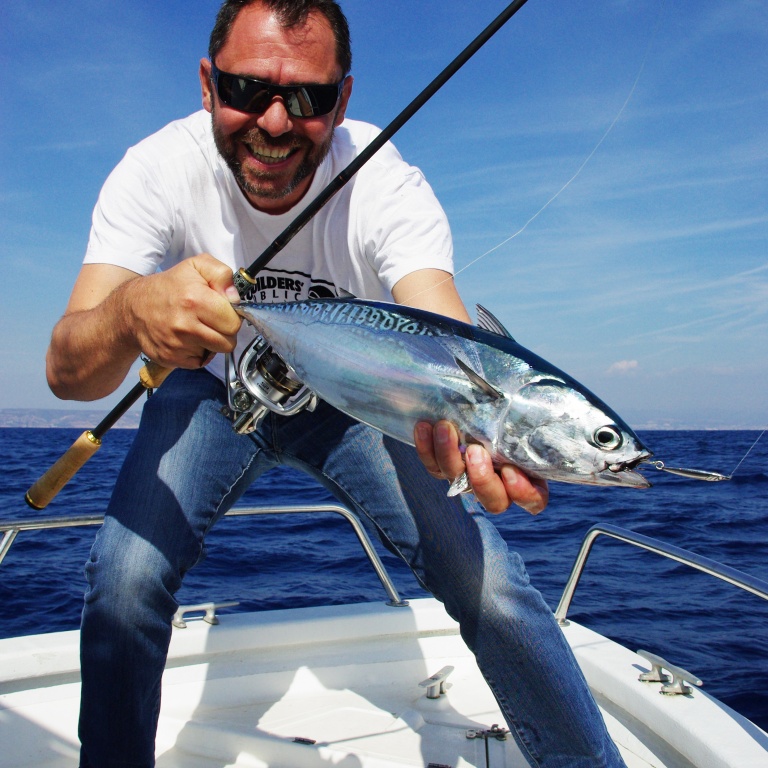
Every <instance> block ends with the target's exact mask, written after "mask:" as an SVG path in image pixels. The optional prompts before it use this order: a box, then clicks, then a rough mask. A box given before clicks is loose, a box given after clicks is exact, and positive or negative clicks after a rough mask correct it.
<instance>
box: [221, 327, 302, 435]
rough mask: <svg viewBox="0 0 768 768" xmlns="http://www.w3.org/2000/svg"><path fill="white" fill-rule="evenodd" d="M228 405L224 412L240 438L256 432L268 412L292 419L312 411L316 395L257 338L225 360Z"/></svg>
mask: <svg viewBox="0 0 768 768" xmlns="http://www.w3.org/2000/svg"><path fill="white" fill-rule="evenodd" d="M225 376H226V382H227V403H228V406H229V407H228V408H227V409H225V411H227V412H228V414H227V415H229V416H230V418H231V419H232V422H233V424H232V425H233V427H234V429H235V432H237V433H238V434H241V435H245V434H248V433H249V432H253V430H255V429H257V428H258V426H259V424H261V422H262V420H263V419H264V417H265V416H266V415H267V413H268V412H269V411H272V412H273V413H279V414H280V415H282V416H292V415H293V414H295V413H299V411H303V410H304V409H305V408H306V409H307V410H308V411H313V410H314V409H315V406H316V405H317V395H315V393H314V392H312V390H310V389H309V388H308V387H306V386H305V384H304V383H303V382H302V381H300V380H299V378H298V377H297V376H296V373H295V372H294V370H293V369H292V368H291V367H290V366H289V365H288V363H286V362H285V360H283V359H282V358H281V357H280V356H279V355H278V354H277V353H276V352H275V351H274V350H273V349H272V347H271V346H270V345H269V343H268V342H267V341H266V340H265V339H264V338H263V337H262V336H260V335H257V336H256V338H255V339H254V340H253V341H252V342H251V343H250V344H249V345H248V346H247V347H246V348H245V349H244V350H243V352H242V353H241V355H240V358H239V360H237V361H235V353H234V352H233V353H231V354H229V355H227V356H226V358H225Z"/></svg>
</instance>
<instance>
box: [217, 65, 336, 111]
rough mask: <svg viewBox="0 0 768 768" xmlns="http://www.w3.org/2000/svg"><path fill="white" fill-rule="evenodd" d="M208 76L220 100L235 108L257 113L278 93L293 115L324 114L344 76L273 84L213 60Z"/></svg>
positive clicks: (331, 105) (333, 104)
mask: <svg viewBox="0 0 768 768" xmlns="http://www.w3.org/2000/svg"><path fill="white" fill-rule="evenodd" d="M211 80H212V81H213V85H214V87H215V88H216V93H218V94H219V99H220V100H221V102H222V103H223V104H226V105H227V106H228V107H231V108H232V109H236V110H238V112H250V113H253V114H260V113H261V112H264V110H265V109H266V108H267V107H268V106H269V105H270V103H271V101H272V98H273V97H274V96H279V97H280V98H281V99H282V100H283V104H285V109H286V110H287V112H288V114H289V115H291V116H293V117H318V116H319V115H327V114H328V113H329V112H330V111H331V110H332V109H333V108H334V107H335V106H336V102H337V101H338V100H339V96H340V95H341V87H342V86H343V85H344V81H343V80H342V81H341V82H340V83H331V84H330V85H325V84H320V83H317V84H310V85H273V84H272V83H265V82H262V81H261V80H256V78H253V77H243V76H242V75H232V74H230V73H229V72H222V71H221V70H220V69H219V68H218V67H217V66H216V65H215V64H211Z"/></svg>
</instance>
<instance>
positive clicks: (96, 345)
mask: <svg viewBox="0 0 768 768" xmlns="http://www.w3.org/2000/svg"><path fill="white" fill-rule="evenodd" d="M124 290H125V288H124V287H123V286H119V287H118V288H117V289H116V290H115V291H114V292H113V293H112V294H111V295H110V296H109V297H107V298H106V299H105V300H104V301H103V302H102V303H101V304H99V305H98V306H96V307H94V308H92V309H87V310H82V311H77V312H69V313H67V314H66V315H64V317H62V318H61V320H60V321H59V322H58V323H57V324H56V327H55V328H54V329H53V334H52V336H51V343H50V346H49V348H48V354H47V356H46V375H47V377H48V385H49V386H50V388H51V391H52V392H53V393H54V394H55V395H56V396H57V397H59V398H61V399H63V400H98V399H99V398H102V397H106V396H107V395H109V394H111V393H112V392H114V391H115V390H116V389H117V387H118V386H120V384H121V383H122V382H123V380H124V379H125V377H126V375H127V373H128V371H129V370H130V367H131V365H133V363H134V361H135V360H136V358H137V357H138V356H139V355H140V354H141V350H140V349H139V347H138V345H137V344H136V343H135V341H134V340H133V339H132V338H131V336H130V335H129V334H127V333H125V332H124V328H123V323H122V320H121V318H120V309H119V307H120V303H121V301H120V300H121V294H122V293H123V292H124Z"/></svg>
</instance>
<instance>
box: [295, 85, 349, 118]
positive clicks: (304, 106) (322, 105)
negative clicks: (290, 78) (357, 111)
mask: <svg viewBox="0 0 768 768" xmlns="http://www.w3.org/2000/svg"><path fill="white" fill-rule="evenodd" d="M281 95H282V96H283V101H284V102H285V108H286V109H287V110H288V112H290V114H292V115H293V116H294V117H316V116H318V115H327V114H328V113H329V112H330V111H331V110H332V109H333V108H334V107H335V106H336V102H337V101H338V100H339V88H338V86H336V85H304V86H299V87H297V88H294V89H291V90H290V91H289V90H288V89H286V92H285V93H283V94H281Z"/></svg>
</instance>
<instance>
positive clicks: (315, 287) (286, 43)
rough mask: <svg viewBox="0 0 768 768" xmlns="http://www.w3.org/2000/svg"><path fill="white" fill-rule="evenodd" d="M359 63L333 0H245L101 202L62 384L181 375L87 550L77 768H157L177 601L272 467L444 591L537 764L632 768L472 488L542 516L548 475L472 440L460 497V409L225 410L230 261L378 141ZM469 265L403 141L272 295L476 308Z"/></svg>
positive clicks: (253, 251) (58, 382)
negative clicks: (447, 417) (370, 418)
mask: <svg viewBox="0 0 768 768" xmlns="http://www.w3.org/2000/svg"><path fill="white" fill-rule="evenodd" d="M350 66H351V54H350V50H349V32H348V29H347V24H346V20H345V18H344V16H343V14H342V12H341V10H340V8H339V7H338V5H337V4H336V3H335V2H333V0H250V1H249V0H228V2H225V3H224V5H223V6H222V8H221V10H220V11H219V14H218V17H217V20H216V24H215V26H214V29H213V32H212V34H211V41H210V47H209V58H208V59H205V60H203V61H202V62H201V64H200V82H201V86H202V100H203V107H204V110H202V111H200V112H198V113H196V114H193V115H191V116H189V117H186V118H184V119H181V120H178V121H176V122H174V123H171V124H170V125H168V126H166V127H165V128H163V129H162V130H161V131H159V132H158V133H157V134H154V135H153V136H150V137H149V138H147V139H145V140H144V141H142V142H140V143H139V144H138V145H136V146H135V147H132V148H131V149H130V150H129V151H128V153H127V154H126V156H125V158H124V159H123V160H122V161H121V162H120V164H119V165H118V166H117V167H116V168H115V170H114V171H113V172H112V174H110V177H109V178H108V179H107V181H106V183H105V185H104V187H103V189H102V192H101V195H100V196H99V200H98V203H97V205H96V209H95V211H94V216H93V227H92V230H91V235H90V239H89V242H88V248H87V251H86V255H85V260H84V265H83V267H82V270H81V272H80V275H79V276H78V279H77V281H76V283H75V286H74V289H73V292H72V296H71V298H70V302H69V305H68V307H67V311H66V313H65V315H64V317H63V318H62V319H61V320H60V321H59V323H58V324H57V326H56V328H55V329H54V332H53V335H52V339H51V345H50V348H49V352H48V376H49V382H50V385H51V388H52V389H53V391H54V392H55V393H56V394H57V395H59V396H60V397H65V398H77V399H83V400H88V399H95V398H98V397H102V396H104V395H106V394H108V393H110V392H112V391H113V390H114V389H115V388H116V387H117V386H118V385H119V384H120V383H121V382H122V380H123V379H124V378H125V376H126V374H127V372H128V370H129V369H130V367H131V365H132V364H133V362H134V361H135V359H136V358H137V356H138V355H139V354H144V355H146V356H147V357H149V358H150V359H152V360H154V361H156V362H158V363H160V364H162V365H165V366H169V367H173V368H176V369H177V370H175V371H174V372H173V373H172V374H171V375H170V376H169V377H168V378H167V380H166V381H165V383H164V384H163V385H162V387H160V389H159V390H158V391H157V393H156V394H155V395H154V396H153V397H152V398H151V399H150V400H149V401H148V402H147V404H146V405H145V407H144V412H143V414H142V420H141V425H140V427H139V430H138V432H137V435H136V438H135V440H134V443H133V446H132V447H131V450H130V451H129V454H128V456H127V457H126V460H125V463H124V465H123V468H122V470H121V472H120V475H119V477H118V479H117V482H116V485H115V489H114V492H113V495H112V499H111V501H110V504H109V507H108V509H107V511H106V515H105V522H104V525H103V526H102V528H101V530H100V531H99V533H98V535H97V538H96V542H95V543H94V546H93V549H92V552H91V558H90V560H89V562H88V563H87V565H86V574H87V579H88V590H87V593H86V598H85V607H84V610H83V623H82V632H81V643H82V652H81V659H82V664H81V668H82V704H81V716H80V737H81V741H82V750H81V766H82V768H87V767H89V768H108V767H110V766H153V765H154V739H155V731H156V727H157V718H158V713H159V705H160V682H161V677H162V673H163V669H164V665H165V660H166V655H167V651H168V643H169V641H170V635H171V617H172V615H173V613H174V612H175V610H176V607H177V604H176V600H175V598H174V595H175V593H176V591H177V590H178V588H179V586H180V585H181V581H182V579H183V577H184V574H185V573H186V572H187V571H188V570H189V569H190V568H192V567H193V566H194V565H195V563H196V562H198V561H199V560H200V559H201V557H202V556H203V555H204V541H205V535H206V534H207V532H208V531H209V530H210V528H211V526H212V525H213V524H214V523H215V522H216V521H217V520H218V519H220V518H221V517H222V516H223V515H224V513H225V512H226V511H227V510H228V509H229V508H230V507H231V506H232V505H233V504H234V503H235V502H236V501H237V499H238V498H239V497H240V496H241V495H242V493H243V492H244V491H245V489H246V488H247V487H248V486H249V485H251V484H252V483H254V482H257V481H258V478H259V476H260V475H261V474H262V473H264V472H265V471H267V470H269V469H270V468H272V467H274V466H276V465H278V464H285V465H288V466H292V467H295V468H298V469H301V470H302V471H305V472H307V473H308V474H310V475H311V476H313V477H315V478H316V479H317V480H318V481H319V482H320V483H322V484H323V485H324V486H325V487H326V488H328V490H330V491H331V492H332V493H333V494H335V495H336V496H337V497H338V498H339V499H340V500H341V501H342V502H343V503H345V504H347V505H349V506H350V507H352V508H353V509H354V510H355V511H356V512H357V513H358V514H359V515H360V517H361V518H363V519H364V520H366V521H368V523H369V524H370V526H371V528H372V529H373V530H375V531H376V533H378V535H379V536H380V537H381V538H382V540H383V542H384V544H385V545H386V546H387V547H388V548H389V549H390V550H391V551H393V552H396V553H397V554H399V555H400V556H401V557H402V558H403V559H404V560H405V561H406V562H407V563H408V564H409V566H410V567H411V568H412V569H413V571H414V573H415V575H416V577H417V578H418V579H419V580H420V582H421V583H422V584H423V585H424V586H425V587H426V588H427V589H428V590H430V591H431V592H432V593H433V594H434V595H435V596H437V597H438V598H439V599H440V600H442V601H443V602H444V603H445V605H446V608H447V610H448V611H449V613H450V614H451V615H452V616H453V617H454V618H456V619H457V620H458V621H459V623H460V627H461V632H462V636H463V637H464V639H465V641H466V642H467V644H468V645H469V646H470V648H472V650H473V651H474V653H475V654H476V657H477V660H478V663H479V665H480V668H481V669H482V671H483V673H484V675H485V676H486V679H487V680H488V683H489V685H490V686H491V688H492V690H493V691H494V693H495V695H496V697H497V699H498V702H499V705H500V707H501V709H502V711H503V712H504V714H505V716H506V718H507V721H508V723H509V725H510V728H511V729H512V731H513V733H514V735H515V738H516V739H517V742H518V744H519V745H520V747H521V749H522V750H523V752H524V754H525V755H526V756H527V757H528V759H529V760H530V761H531V764H532V765H539V766H547V765H551V766H556V765H557V766H566V765H567V766H569V767H570V768H575V767H576V766H590V768H593V767H594V766H616V765H622V763H621V760H620V758H619V756H618V753H617V751H616V748H615V747H614V745H613V744H612V742H611V741H610V739H609V738H608V735H607V732H606V730H605V727H604V724H603V722H602V719H601V717H600V714H599V712H598V710H597V707H596V705H595V703H594V701H593V700H592V698H591V695H590V693H589V690H588V689H587V687H586V684H585V682H584V680H583V678H582V676H581V673H580V671H579V669H578V666H577V665H576V662H575V660H574V659H573V656H572V654H571V653H570V650H569V648H568V646H567V644H566V643H565V641H564V639H563V637H562V634H561V632H560V630H559V628H558V627H557V625H556V623H555V621H554V618H553V617H552V614H551V612H550V610H549V608H548V607H547V606H546V604H545V603H544V601H543V600H542V598H541V596H540V595H539V593H538V592H537V591H536V590H535V589H533V588H532V587H531V586H530V585H529V583H528V578H527V574H526V572H525V568H524V566H523V564H522V561H521V560H520V558H519V557H517V556H516V555H514V554H513V553H510V552H509V551H508V549H507V546H506V544H505V543H504V541H503V540H502V539H501V537H500V536H499V534H498V532H497V531H496V529H495V527H494V526H493V524H492V523H491V521H490V519H489V518H488V517H487V516H486V515H485V513H484V512H483V510H482V508H481V507H480V505H479V504H478V503H477V502H478V501H479V502H481V503H482V504H483V505H484V506H485V507H486V509H488V510H490V511H494V512H500V511H503V510H504V509H506V508H507V507H508V506H509V505H510V504H511V503H512V502H516V503H518V504H520V505H521V506H524V507H525V508H526V509H528V511H530V512H538V511H540V510H541V509H542V508H543V507H544V505H545V504H546V498H547V496H546V486H545V485H543V484H539V483H532V482H531V481H529V480H528V479H527V478H526V477H525V476H524V475H522V473H520V472H518V471H517V470H515V469H514V468H512V467H505V468H503V470H502V471H501V472H499V473H497V472H495V471H494V469H493V467H492V466H491V463H490V458H489V456H488V454H487V453H486V452H485V451H484V450H482V449H481V448H480V447H479V446H469V448H468V450H467V452H466V470H467V472H468V475H469V477H470V480H471V482H472V485H473V488H474V495H475V497H476V500H475V499H473V498H472V497H469V496H465V497H463V498H462V499H461V500H460V499H457V498H451V499H449V498H448V497H447V496H446V490H447V483H446V482H445V479H452V478H453V477H455V476H457V475H458V474H460V473H461V472H463V471H464V469H465V458H464V456H463V455H462V454H461V453H460V451H459V449H458V439H457V435H456V432H455V430H454V429H453V428H452V427H451V426H450V425H448V424H438V425H435V426H434V427H433V425H428V424H423V425H420V426H419V427H418V428H417V435H416V443H417V451H414V450H413V449H412V448H409V447H408V446H405V445H403V444H401V443H397V442H395V441H393V440H390V439H388V438H386V437H384V436H383V435H381V434H380V433H378V432H376V431H375V430H373V429H370V428H369V427H366V426H364V425H362V424H359V423H356V422H354V421H352V420H351V419H349V418H347V417H346V416H344V415H343V414H341V413H339V412H338V411H335V410H334V409H333V408H331V407H330V406H328V405H327V404H324V403H320V404H319V405H318V407H317V408H316V409H315V410H314V411H313V412H312V413H309V412H306V411H303V412H301V413H298V414H296V415H294V416H291V417H285V416H278V415H274V414H272V415H270V416H269V417H267V418H266V419H265V420H264V421H263V422H262V423H261V424H260V426H259V427H258V428H257V429H256V430H255V431H253V432H252V433H250V434H237V433H235V432H234V431H233V429H232V425H231V423H230V422H229V421H228V419H227V418H226V417H225V416H224V415H223V414H222V406H224V405H225V404H226V390H225V386H224V384H223V381H222V379H223V363H222V354H217V353H228V352H231V351H232V350H233V349H235V348H236V346H237V344H238V334H240V335H241V336H242V337H243V338H242V339H241V341H244V342H247V341H249V340H250V339H251V338H252V336H249V335H248V333H247V332H246V331H245V329H241V328H240V320H239V317H238V315H237V314H236V313H235V311H234V310H233V308H232V305H231V301H236V300H237V292H236V291H235V289H234V287H233V285H232V274H233V272H234V271H236V270H237V269H239V268H240V267H243V266H246V265H249V264H250V263H251V262H252V261H253V260H254V259H255V258H256V256H258V255H259V254H260V253H261V252H262V251H263V250H264V248H265V247H266V246H267V245H269V244H270V243H271V242H272V241H273V239H274V238H275V237H276V235H278V234H279V233H280V232H282V231H283V230H284V229H285V227H286V226H287V225H288V224H289V223H290V222H291V221H292V219H293V218H294V217H295V215H296V214H297V213H298V212H299V211H300V210H301V209H302V207H303V206H305V205H307V204H308V203H309V202H310V201H311V200H312V199H314V197H315V196H316V195H317V193H319V192H320V191H321V190H322V189H323V188H324V187H325V186H326V185H327V184H328V183H329V182H330V181H331V180H332V179H333V178H334V177H335V176H336V175H337V174H338V173H339V172H340V171H341V170H343V169H344V168H346V166H347V165H348V164H349V162H350V161H351V160H352V159H353V158H354V157H355V156H356V155H357V154H359V152H360V151H362V149H363V148H364V147H365V146H366V145H367V144H368V143H369V142H370V141H371V140H372V139H373V137H374V136H375V135H376V134H377V129H375V128H374V127H373V126H370V125H367V124H365V123H361V122H357V121H353V120H349V119H347V118H346V110H347V106H348V103H349V100H350V96H351V93H352V78H351V77H350V75H349V70H350ZM211 254H213V255H211ZM452 269H453V267H452V247H451V238H450V231H449V228H448V224H447V221H446V219H445V215H444V213H443V211H442V209H441V208H440V205H439V204H438V202H437V200H436V199H435V196H434V194H433V193H432V190H431V189H430V187H429V186H428V184H427V183H426V181H425V179H424V177H423V176H422V174H421V173H420V172H419V171H418V169H416V168H413V167H412V166H409V165H408V164H407V163H405V162H404V161H403V159H402V158H401V157H400V155H399V154H398V153H397V150H396V149H395V148H394V147H393V146H392V145H391V144H387V145H386V146H385V147H383V148H382V149H381V150H380V151H379V152H378V153H377V154H376V155H375V157H374V158H372V159H371V160H370V161H369V162H368V163H367V164H365V166H364V167H363V168H362V169H361V170H360V171H359V173H358V174H357V175H356V176H355V178H354V179H353V180H352V181H351V182H350V183H349V184H348V185H347V186H346V187H345V188H344V190H342V192H340V193H339V194H337V195H336V196H335V197H334V198H333V199H332V200H331V201H330V202H329V203H328V204H327V205H326V206H325V207H324V208H323V209H322V210H321V211H320V212H319V213H318V214H317V215H316V216H315V217H314V218H313V219H312V221H311V222H310V223H309V224H308V225H307V226H306V227H305V228H304V229H303V230H302V231H301V232H300V233H299V234H298V235H297V236H296V237H295V238H294V239H293V240H292V241H291V242H290V243H289V245H288V246H287V247H286V248H285V249H284V250H283V251H281V252H280V254H279V256H278V257H277V258H275V259H274V260H273V261H272V262H270V264H269V266H268V268H267V269H265V270H264V271H263V272H262V273H261V274H260V275H259V280H258V283H257V291H258V293H257V296H256V298H257V299H259V300H261V301H266V302H271V301H285V300H300V299H304V298H308V297H312V296H350V295H354V296H359V297H363V298H369V299H381V300H388V301H393V300H394V301H396V302H399V303H408V304H411V305H414V306H418V307H422V308H424V309H429V310H433V311H437V312H441V313H442V314H445V315H450V316H452V317H456V318H459V319H463V320H466V319H467V313H466V311H465V309H464V306H463V304H462V303H461V300H460V298H459V296H458V294H457V292H456V289H455V287H454V283H453V280H452V278H451V275H452ZM267 501H269V499H265V502H267Z"/></svg>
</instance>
